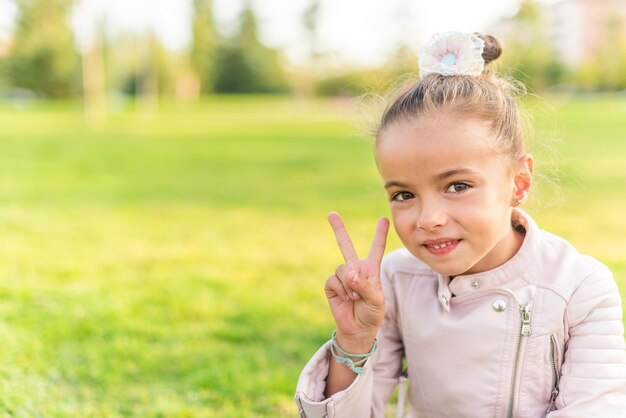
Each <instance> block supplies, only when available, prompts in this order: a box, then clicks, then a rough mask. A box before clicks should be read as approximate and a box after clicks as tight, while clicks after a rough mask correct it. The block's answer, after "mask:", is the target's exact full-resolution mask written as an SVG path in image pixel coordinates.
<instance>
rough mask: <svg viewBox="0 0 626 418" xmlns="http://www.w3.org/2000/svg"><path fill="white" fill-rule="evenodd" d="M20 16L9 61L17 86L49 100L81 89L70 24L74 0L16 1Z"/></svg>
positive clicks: (9, 72)
mask: <svg viewBox="0 0 626 418" xmlns="http://www.w3.org/2000/svg"><path fill="white" fill-rule="evenodd" d="M15 4H16V6H17V8H18V17H17V22H16V26H15V31H14V34H13V43H12V46H11V50H10V52H9V55H8V56H7V58H6V62H5V65H6V67H5V68H6V75H7V78H8V81H9V83H11V84H12V85H13V86H15V87H21V88H25V89H29V90H32V91H33V92H35V93H37V94H41V95H43V96H46V97H55V98H58V97H68V96H70V95H71V94H72V93H73V92H76V91H78V90H79V89H80V87H79V86H80V77H77V75H78V71H79V70H78V69H79V66H78V62H79V60H78V54H77V53H76V51H75V50H74V40H73V35H72V32H71V30H70V28H69V27H68V25H67V22H66V20H67V12H68V10H69V7H70V6H71V0H15Z"/></svg>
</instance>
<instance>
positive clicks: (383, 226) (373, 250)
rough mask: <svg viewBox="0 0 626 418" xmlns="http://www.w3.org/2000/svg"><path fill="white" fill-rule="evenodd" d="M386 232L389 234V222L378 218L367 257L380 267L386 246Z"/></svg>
mask: <svg viewBox="0 0 626 418" xmlns="http://www.w3.org/2000/svg"><path fill="white" fill-rule="evenodd" d="M387 232H389V220H388V219H387V218H380V219H379V220H378V223H377V224H376V232H375V233H374V239H373V240H372V246H371V247H370V252H369V254H368V255H367V257H368V258H369V259H371V260H373V261H375V262H376V264H378V265H380V263H381V262H382V261H383V254H385V246H386V245H387Z"/></svg>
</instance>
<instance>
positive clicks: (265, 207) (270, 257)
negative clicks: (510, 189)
mask: <svg viewBox="0 0 626 418" xmlns="http://www.w3.org/2000/svg"><path fill="white" fill-rule="evenodd" d="M530 107H531V108H532V109H533V112H534V117H535V124H536V126H537V127H538V131H537V137H538V140H536V141H535V142H537V146H536V147H535V149H533V152H534V153H535V154H536V157H537V158H539V159H550V160H554V167H556V168H558V169H559V170H560V171H559V172H558V173H557V174H556V177H558V180H559V182H560V183H559V186H558V187H547V186H543V185H541V182H539V183H538V186H539V187H537V190H536V192H537V193H536V194H537V196H538V197H539V198H538V199H537V201H536V202H534V203H533V204H532V205H531V207H530V208H529V211H530V212H531V213H532V214H533V215H534V216H535V217H536V218H537V220H538V221H539V223H540V225H541V226H542V227H544V228H545V229H548V230H551V231H553V232H555V233H558V234H560V235H562V236H564V237H565V238H567V239H569V240H570V241H572V242H573V243H574V244H575V245H576V246H578V247H579V248H580V249H581V250H582V251H585V252H587V253H589V254H591V255H594V256H595V257H596V258H598V259H600V260H601V261H603V262H605V263H607V264H608V265H609V266H610V267H611V268H612V269H613V271H614V273H615V276H616V278H617V280H618V282H619V284H620V288H621V290H622V294H623V295H624V296H626V253H625V252H624V249H625V248H626V241H625V238H624V237H626V218H624V217H623V216H622V214H623V208H624V207H626V195H625V193H624V184H625V181H626V166H625V165H624V164H623V157H624V155H626V142H625V141H624V132H625V131H626V129H625V128H626V126H625V125H626V122H624V121H625V120H626V119H625V115H626V99H624V98H622V99H619V98H614V97H613V98H611V97H595V98H593V99H584V100H582V99H578V100H566V99H564V98H561V99H551V100H546V101H543V102H537V101H534V100H533V101H532V103H530ZM355 109H357V108H356V107H354V106H351V105H349V104H347V103H346V102H339V101H316V102H301V101H295V102H294V101H292V100H291V99H285V98H269V99H268V98H258V97H222V98H215V99H211V100H209V101H206V102H203V103H201V104H200V105H197V106H196V105H193V106H191V105H187V106H176V105H172V104H170V105H164V106H163V107H162V109H161V113H160V116H159V117H158V118H151V117H149V116H145V115H136V114H134V113H133V112H131V111H121V112H119V113H117V114H115V115H113V116H112V117H111V118H110V120H109V122H108V123H107V125H106V126H105V127H103V128H100V129H87V128H86V127H85V126H84V124H83V122H82V118H81V116H80V113H79V112H78V110H79V108H78V107H77V106H76V105H72V104H63V103H58V104H40V105H34V106H33V107H31V108H29V109H27V110H18V109H14V108H12V107H11V106H9V105H7V104H3V105H0V127H1V128H0V147H1V150H2V152H0V201H1V202H2V205H1V206H0V230H1V234H0V332H1V335H2V336H3V343H2V350H0V393H1V395H0V417H32V416H34V417H105V416H106V417H135V416H136V417H211V418H213V417H215V418H226V417H228V418H230V417H291V416H294V414H295V407H294V404H293V400H292V395H293V391H294V388H295V383H296V379H297V377H298V374H299V372H300V370H301V368H302V366H303V365H304V364H305V362H306V361H307V360H308V359H309V357H310V356H311V355H312V353H313V352H314V350H315V349H316V348H317V347H318V346H319V345H320V344H321V343H322V342H324V341H325V340H327V339H328V337H329V334H330V331H331V330H332V328H333V324H332V319H331V316H330V313H329V311H328V308H327V306H326V301H325V299H324V295H323V291H322V286H323V283H324V281H325V279H326V277H327V276H328V275H329V274H331V273H332V271H333V270H334V268H335V266H336V264H337V263H338V262H340V254H339V252H338V250H337V248H336V245H335V242H334V238H333V235H332V232H331V231H330V229H329V228H328V227H327V225H326V220H325V216H326V213H327V212H328V211H330V210H338V211H339V212H341V213H342V214H343V215H344V217H345V219H346V222H347V224H348V228H349V230H350V232H351V234H352V235H353V238H354V241H355V244H356V246H357V250H360V251H361V252H364V251H366V248H367V247H368V245H369V240H370V238H371V235H372V233H373V226H374V223H375V219H376V218H377V217H378V216H380V215H387V214H388V208H387V204H386V201H385V199H384V195H383V193H382V188H381V186H380V182H379V179H378V177H377V173H376V169H375V166H374V164H373V160H372V152H371V143H370V142H369V140H368V139H367V138H363V137H362V136H360V135H359V134H358V131H357V129H355V127H354V121H357V120H359V115H358V114H357V113H356V112H355ZM551 137H557V138H560V139H561V143H560V144H556V145H554V147H555V148H556V149H557V150H558V152H556V151H553V150H551V148H550V147H552V145H550V146H547V147H544V146H541V145H540V143H541V138H551ZM546 172H547V171H546ZM399 245H400V244H399V241H398V239H397V238H396V237H395V236H394V237H392V238H391V241H390V245H389V249H390V250H391V249H393V248H397V247H399Z"/></svg>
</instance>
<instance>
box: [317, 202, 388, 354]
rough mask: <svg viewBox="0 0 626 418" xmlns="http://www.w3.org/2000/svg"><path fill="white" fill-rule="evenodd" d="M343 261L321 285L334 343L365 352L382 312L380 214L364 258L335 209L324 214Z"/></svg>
mask: <svg viewBox="0 0 626 418" xmlns="http://www.w3.org/2000/svg"><path fill="white" fill-rule="evenodd" d="M328 221H329V222H330V225H331V226H332V228H333V231H334V232H335V237H336V238H337V244H339V249H340V250H341V253H342V254H343V257H344V259H345V261H346V264H342V265H340V266H339V267H337V270H336V271H335V274H334V275H332V276H330V277H329V278H328V280H327V281H326V285H325V286H324V291H325V293H326V298H327V299H328V304H329V305H330V310H331V311H332V313H333V316H334V318H335V323H336V325H337V343H338V344H339V346H340V347H341V348H343V349H344V350H346V351H349V352H353V353H357V354H358V353H367V352H368V351H369V350H370V348H371V346H372V343H373V341H374V338H375V337H376V333H377V332H378V328H379V327H380V324H381V323H382V321H383V318H384V315H385V298H384V296H383V292H382V286H381V283H380V263H381V261H382V258H383V254H384V252H385V244H386V242H387V232H388V231H389V221H388V220H387V219H386V218H380V219H379V220H378V224H377V225H376V233H375V235H374V240H373V241H372V246H371V248H370V251H369V254H368V255H367V258H359V257H358V256H357V255H356V251H355V250H354V246H353V245H352V241H351V240H350V236H349V235H348V232H347V231H346V228H345V226H344V224H343V221H342V220H341V218H340V217H339V214H337V213H336V212H331V213H330V214H329V215H328Z"/></svg>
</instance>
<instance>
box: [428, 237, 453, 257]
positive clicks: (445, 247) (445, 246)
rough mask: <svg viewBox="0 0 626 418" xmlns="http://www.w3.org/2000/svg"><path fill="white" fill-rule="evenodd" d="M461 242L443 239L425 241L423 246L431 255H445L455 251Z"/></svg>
mask: <svg viewBox="0 0 626 418" xmlns="http://www.w3.org/2000/svg"><path fill="white" fill-rule="evenodd" d="M459 242H461V240H460V239H452V238H443V239H438V240H428V241H425V242H424V244H422V246H423V247H424V248H426V250H427V251H428V252H429V253H431V254H434V255H444V254H448V253H449V252H451V251H453V250H454V249H455V248H456V247H457V246H458V245H459Z"/></svg>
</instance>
